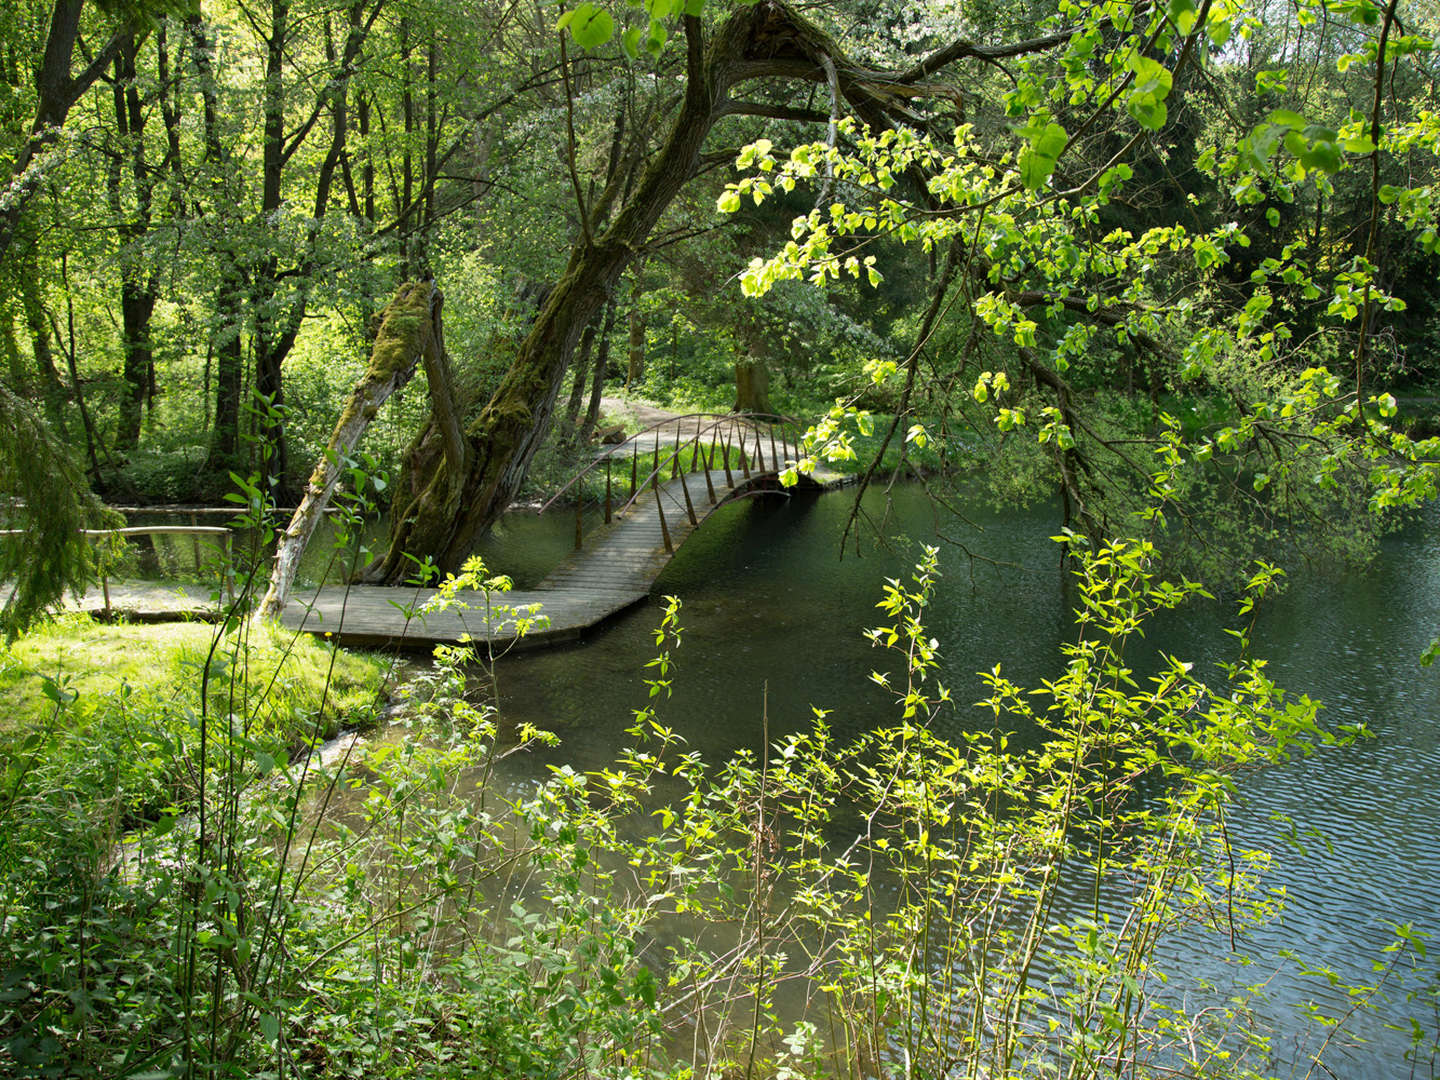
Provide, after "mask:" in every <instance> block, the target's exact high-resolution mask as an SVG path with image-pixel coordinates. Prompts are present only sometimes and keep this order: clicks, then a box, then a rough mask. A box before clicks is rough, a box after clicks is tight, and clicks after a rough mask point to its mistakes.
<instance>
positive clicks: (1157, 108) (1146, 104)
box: [1125, 53, 1173, 131]
mask: <svg viewBox="0 0 1440 1080" xmlns="http://www.w3.org/2000/svg"><path fill="white" fill-rule="evenodd" d="M1130 70H1131V71H1132V72H1133V73H1134V75H1135V82H1134V85H1133V88H1132V89H1131V91H1130V94H1129V96H1128V97H1126V99H1125V110H1126V111H1127V112H1128V113H1129V114H1130V115H1131V116H1132V117H1134V119H1135V122H1136V123H1138V124H1139V125H1140V126H1141V127H1143V128H1145V129H1146V130H1147V131H1159V130H1160V129H1161V128H1162V127H1164V126H1165V117H1166V107H1165V99H1166V98H1167V97H1169V96H1170V87H1171V85H1172V82H1173V76H1172V75H1171V74H1170V71H1169V69H1168V68H1166V67H1165V65H1164V64H1161V63H1160V62H1159V61H1156V60H1151V59H1150V58H1149V57H1146V56H1141V55H1140V54H1139V53H1136V54H1134V55H1132V56H1131V58H1130Z"/></svg>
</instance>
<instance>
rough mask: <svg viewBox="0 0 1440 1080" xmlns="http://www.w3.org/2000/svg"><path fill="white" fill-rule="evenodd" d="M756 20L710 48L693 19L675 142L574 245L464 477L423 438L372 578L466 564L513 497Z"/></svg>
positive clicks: (487, 414) (684, 172) (478, 424)
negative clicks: (589, 329)
mask: <svg viewBox="0 0 1440 1080" xmlns="http://www.w3.org/2000/svg"><path fill="white" fill-rule="evenodd" d="M754 17H755V13H754V9H746V10H744V11H741V12H739V13H737V14H736V15H734V16H732V17H731V18H730V19H729V20H728V21H727V22H726V23H725V24H724V25H723V26H722V27H721V28H720V30H719V32H718V33H717V35H716V38H715V40H714V41H713V42H712V44H711V47H710V49H709V50H708V53H707V50H705V49H704V47H703V44H702V41H701V31H700V21H699V19H697V18H695V17H693V16H687V17H686V19H685V29H686V38H687V49H688V51H687V75H688V81H687V86H686V91H685V100H684V103H683V105H682V106H681V109H680V112H679V114H678V115H677V116H676V119H675V122H674V124H673V126H672V127H671V130H670V134H669V137H668V138H667V139H666V141H665V145H664V146H663V148H662V149H661V150H660V152H659V153H658V154H657V155H656V156H655V158H654V159H653V160H652V161H651V162H650V165H649V167H648V168H647V170H646V172H645V175H644V177H643V179H642V180H641V181H640V184H639V185H638V187H637V188H636V189H635V192H634V194H633V196H632V197H631V198H630V199H629V201H628V202H626V204H625V205H624V206H623V207H622V208H621V209H620V210H619V212H618V213H616V215H615V216H614V218H613V219H612V220H611V221H610V223H609V225H608V227H606V228H605V230H604V231H603V232H602V233H600V234H599V235H594V234H593V233H592V232H591V231H590V230H587V232H586V236H583V237H582V238H581V239H580V240H579V241H578V242H577V243H576V245H575V247H574V248H573V250H572V251H571V255H570V261H569V265H567V266H566V268H565V272H564V274H563V275H561V277H560V280H559V281H558V282H557V283H556V285H555V288H554V289H553V290H552V291H551V293H550V295H549V297H548V298H547V300H546V302H545V305H544V307H542V308H541V310H540V313H539V315H537V316H536V319H535V322H534V324H533V325H532V326H531V328H530V332H529V333H528V334H527V335H526V336H525V339H524V340H523V341H522V342H521V343H520V347H519V349H518V351H517V353H516V356H515V360H514V362H513V363H512V364H511V365H510V369H509V371H508V372H506V374H505V377H504V379H503V380H502V381H501V383H500V386H499V388H498V389H497V390H496V391H495V394H494V396H493V397H492V398H491V399H490V401H489V403H488V404H486V406H485V408H484V409H483V410H482V411H481V412H480V415H479V416H478V417H476V418H475V420H474V421H472V422H471V423H470V425H469V426H468V428H467V429H466V432H465V435H466V441H467V444H468V453H467V455H466V459H465V468H464V469H463V471H461V472H458V473H457V471H456V470H455V468H454V467H453V465H452V463H451V460H450V459H449V458H448V457H445V456H440V455H436V454H434V452H433V450H431V451H427V449H426V445H425V443H426V439H427V438H428V437H429V436H428V433H427V434H425V435H422V438H421V440H419V441H418V442H417V445H416V447H415V449H414V451H413V452H412V463H413V464H414V465H419V466H422V467H426V468H427V469H428V471H420V470H417V469H412V473H411V477H410V481H409V483H407V484H402V485H401V490H400V491H399V492H397V494H396V506H395V507H394V511H393V516H392V525H391V532H390V545H389V550H388V551H387V552H386V553H385V554H384V555H383V556H381V557H380V558H379V559H377V560H376V561H375V562H374V563H372V564H371V565H370V566H369V567H367V568H366V570H365V572H364V574H363V575H362V576H363V578H364V580H367V581H376V582H382V581H383V582H389V583H398V582H400V581H403V580H404V579H405V577H406V576H407V575H408V574H409V573H410V567H411V565H412V564H411V563H410V562H409V561H408V560H407V559H406V558H405V553H406V552H411V553H415V554H421V555H428V556H430V557H431V558H432V559H434V561H435V562H436V564H437V565H438V566H439V567H440V568H441V569H442V570H454V569H456V568H458V567H459V566H460V564H461V563H462V562H463V561H464V559H465V556H466V555H467V554H469V551H470V548H471V546H472V545H473V544H474V542H475V539H476V538H477V537H478V536H479V535H480V533H481V532H482V531H483V530H484V529H486V528H488V527H489V526H490V525H491V524H492V523H493V522H494V521H495V519H496V518H497V517H499V515H500V514H501V513H502V512H503V511H504V509H505V507H506V506H508V505H509V503H510V501H511V499H512V498H513V497H514V496H515V493H516V492H517V491H518V490H519V488H520V485H521V484H522V483H523V482H524V480H525V476H526V474H527V473H528V471H529V468H530V462H531V461H532V460H533V458H534V456H535V451H536V450H537V449H538V448H539V446H540V443H541V442H542V441H543V440H544V438H545V436H546V434H547V433H548V431H549V427H550V421H551V418H552V416H553V413H554V407H555V398H556V395H557V393H558V390H559V387H560V382H561V380H562V379H563V377H564V374H565V370H566V367H567V365H568V364H569V362H570V356H571V353H572V352H573V351H574V349H575V345H576V343H577V342H578V341H579V339H580V334H581V331H582V330H583V329H584V327H585V325H586V324H587V323H589V322H590V321H591V320H592V319H593V318H594V317H595V315H596V313H597V312H598V311H599V309H600V307H601V305H603V304H604V302H605V298H606V296H608V295H609V294H610V292H611V290H612V289H613V288H614V286H615V283H616V280H617V279H618V278H619V277H620V274H621V273H622V272H623V271H624V269H625V267H626V266H627V265H628V264H629V262H630V260H631V258H632V257H633V256H634V254H635V251H636V250H637V249H638V248H639V247H640V246H641V245H642V244H643V243H644V242H645V239H646V237H648V236H649V235H650V230H651V229H652V228H654V226H655V222H656V221H657V220H658V219H659V217H660V215H661V214H662V213H663V212H664V210H665V208H666V207H667V206H669V205H670V201H671V200H672V199H673V198H674V197H675V195H676V194H677V193H678V192H679V191H680V189H681V188H682V187H683V186H684V185H685V183H686V181H688V180H689V178H690V176H691V174H692V173H693V172H694V170H695V167H696V164H697V162H698V160H699V156H700V148H701V146H702V145H703V143H704V141H705V136H706V134H707V133H708V132H709V130H710V126H711V124H712V123H713V122H714V119H715V111H716V110H715V105H716V100H717V96H718V95H719V94H720V93H721V92H723V87H724V80H725V78H726V74H727V73H726V70H725V64H724V62H723V60H724V59H728V58H731V57H733V56H735V55H738V54H739V52H740V51H742V48H743V42H744V40H745V39H746V38H747V37H748V23H749V22H750V20H752V19H753V18H754ZM596 224H598V223H596ZM401 500H405V501H404V502H403V503H402V501H401Z"/></svg>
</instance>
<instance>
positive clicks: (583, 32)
mask: <svg viewBox="0 0 1440 1080" xmlns="http://www.w3.org/2000/svg"><path fill="white" fill-rule="evenodd" d="M555 29H556V30H567V29H568V30H569V31H570V36H571V37H572V38H574V39H575V44H576V45H579V46H580V47H581V48H582V49H586V50H589V49H594V48H597V47H598V46H601V45H604V44H605V43H606V42H607V41H609V40H610V39H611V38H612V37H614V36H615V20H614V19H612V18H611V17H610V13H609V12H608V11H606V10H605V9H604V8H602V7H600V6H599V5H598V4H591V3H584V4H580V5H578V6H576V7H573V8H571V9H570V10H569V11H567V12H565V14H564V15H561V16H560V18H559V20H557V21H556V23H555Z"/></svg>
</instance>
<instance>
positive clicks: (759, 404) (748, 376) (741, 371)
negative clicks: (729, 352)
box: [735, 360, 775, 413]
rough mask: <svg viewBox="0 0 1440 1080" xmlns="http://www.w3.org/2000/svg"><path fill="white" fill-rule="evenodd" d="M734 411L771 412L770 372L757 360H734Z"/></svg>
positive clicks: (772, 410)
mask: <svg viewBox="0 0 1440 1080" xmlns="http://www.w3.org/2000/svg"><path fill="white" fill-rule="evenodd" d="M735 411H736V412H737V413H773V412H774V411H775V410H774V409H772V408H771V407H770V372H769V371H768V370H767V369H766V367H765V365H764V364H762V363H761V362H760V361H758V360H737V361H736V362H735Z"/></svg>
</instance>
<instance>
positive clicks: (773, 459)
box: [770, 424, 784, 472]
mask: <svg viewBox="0 0 1440 1080" xmlns="http://www.w3.org/2000/svg"><path fill="white" fill-rule="evenodd" d="M781 442H784V439H783V438H782V439H781ZM770 464H771V465H772V466H774V468H775V471H776V472H779V471H780V456H779V455H778V454H776V453H775V425H774V424H771V425H770Z"/></svg>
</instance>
